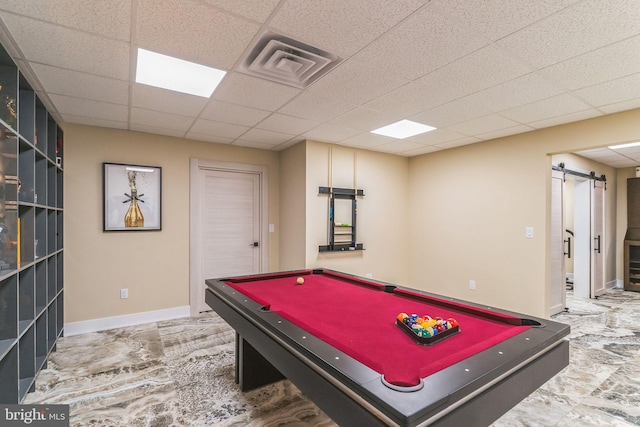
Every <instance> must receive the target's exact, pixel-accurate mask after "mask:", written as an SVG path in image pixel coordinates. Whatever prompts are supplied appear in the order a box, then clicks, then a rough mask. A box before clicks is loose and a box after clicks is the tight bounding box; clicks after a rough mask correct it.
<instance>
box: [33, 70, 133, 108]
mask: <svg viewBox="0 0 640 427" xmlns="http://www.w3.org/2000/svg"><path fill="white" fill-rule="evenodd" d="M31 67H32V68H33V71H34V72H35V73H36V75H37V76H38V80H40V83H41V84H42V85H43V86H44V87H46V88H47V91H48V92H50V93H55V94H59V95H66V96H73V97H76V98H85V99H93V100H95V101H103V102H109V103H113V104H123V105H127V104H128V103H129V82H128V81H126V80H116V79H110V78H108V77H100V76H95V75H93V74H86V73H81V72H78V71H72V70H66V69H63V68H57V67H51V66H49V65H42V64H36V63H34V64H32V65H31Z"/></svg>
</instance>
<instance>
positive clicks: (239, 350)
mask: <svg viewBox="0 0 640 427" xmlns="http://www.w3.org/2000/svg"><path fill="white" fill-rule="evenodd" d="M283 379H285V377H284V375H282V374H281V373H280V371H278V370H277V369H276V368H275V367H274V366H273V365H272V364H271V363H269V361H268V360H267V359H265V358H264V357H262V355H261V354H260V352H258V350H256V349H255V348H254V347H253V346H252V345H251V344H249V342H247V340H245V339H244V338H242V336H240V334H238V333H236V384H239V385H240V390H242V391H249V390H253V389H254V388H258V387H262V386H263V385H267V384H271V383H274V382H276V381H280V380H283Z"/></svg>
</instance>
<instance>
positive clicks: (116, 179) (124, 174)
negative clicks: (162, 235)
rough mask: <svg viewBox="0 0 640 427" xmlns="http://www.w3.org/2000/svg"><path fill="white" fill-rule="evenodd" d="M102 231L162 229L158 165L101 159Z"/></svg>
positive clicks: (159, 170)
mask: <svg viewBox="0 0 640 427" xmlns="http://www.w3.org/2000/svg"><path fill="white" fill-rule="evenodd" d="M102 181H103V217H102V219H103V221H102V223H103V231H157V230H162V168H161V167H159V166H143V165H132V164H125V163H107V162H105V163H103V169H102Z"/></svg>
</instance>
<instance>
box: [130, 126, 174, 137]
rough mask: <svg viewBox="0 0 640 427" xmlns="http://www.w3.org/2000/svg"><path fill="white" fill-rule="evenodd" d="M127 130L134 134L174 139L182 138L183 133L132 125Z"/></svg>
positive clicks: (156, 127) (155, 127)
mask: <svg viewBox="0 0 640 427" xmlns="http://www.w3.org/2000/svg"><path fill="white" fill-rule="evenodd" d="M129 130H131V131H134V132H145V133H152V134H154V135H163V136H172V137H174V138H184V131H183V130H179V129H165V128H162V127H159V126H157V125H155V124H154V125H144V124H138V123H132V124H131V126H129Z"/></svg>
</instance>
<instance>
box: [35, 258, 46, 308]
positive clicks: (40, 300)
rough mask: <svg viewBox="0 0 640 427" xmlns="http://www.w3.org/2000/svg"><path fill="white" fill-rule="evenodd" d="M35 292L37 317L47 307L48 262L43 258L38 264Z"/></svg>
mask: <svg viewBox="0 0 640 427" xmlns="http://www.w3.org/2000/svg"><path fill="white" fill-rule="evenodd" d="M35 268H36V276H35V293H36V317H38V316H39V315H40V314H42V312H43V311H44V309H45V308H46V307H47V304H48V303H49V300H48V299H47V262H46V261H45V260H42V261H41V262H39V263H37V264H36V267H35Z"/></svg>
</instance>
